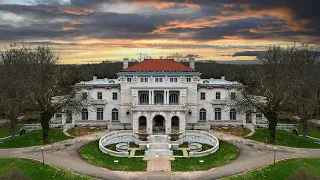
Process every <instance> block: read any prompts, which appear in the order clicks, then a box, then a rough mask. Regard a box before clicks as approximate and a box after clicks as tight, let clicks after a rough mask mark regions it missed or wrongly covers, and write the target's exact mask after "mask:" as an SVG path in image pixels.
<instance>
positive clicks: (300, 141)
mask: <svg viewBox="0 0 320 180" xmlns="http://www.w3.org/2000/svg"><path fill="white" fill-rule="evenodd" d="M255 131H256V132H255V133H254V135H253V136H250V137H247V138H248V139H252V140H255V141H260V142H264V143H265V142H266V138H267V137H268V136H269V131H268V129H266V128H261V129H255ZM276 144H277V145H280V146H288V147H296V148H320V144H316V143H314V141H313V140H310V139H306V140H305V139H304V138H303V137H299V136H297V135H295V134H292V133H289V132H286V131H280V130H277V132H276Z"/></svg>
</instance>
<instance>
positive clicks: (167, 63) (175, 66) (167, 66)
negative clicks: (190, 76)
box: [122, 59, 196, 72]
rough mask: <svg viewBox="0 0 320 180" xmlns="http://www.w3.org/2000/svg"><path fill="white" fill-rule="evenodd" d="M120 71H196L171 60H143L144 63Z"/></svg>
mask: <svg viewBox="0 0 320 180" xmlns="http://www.w3.org/2000/svg"><path fill="white" fill-rule="evenodd" d="M122 71H131V72H132V71H134V72H139V71H143V72H154V71H157V72H159V71H160V72H161V71H170V72H174V71H180V72H189V71H196V70H194V69H192V68H190V67H188V66H185V65H183V64H181V63H179V62H177V61H175V60H173V59H145V60H144V61H142V62H140V63H137V64H135V65H133V66H130V67H128V68H126V69H123V70H122Z"/></svg>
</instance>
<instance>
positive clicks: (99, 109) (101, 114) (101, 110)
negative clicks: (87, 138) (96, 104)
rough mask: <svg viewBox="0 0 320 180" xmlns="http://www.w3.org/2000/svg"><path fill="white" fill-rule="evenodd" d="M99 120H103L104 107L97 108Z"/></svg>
mask: <svg viewBox="0 0 320 180" xmlns="http://www.w3.org/2000/svg"><path fill="white" fill-rule="evenodd" d="M97 120H103V108H97Z"/></svg>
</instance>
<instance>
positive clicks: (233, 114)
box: [230, 108, 237, 120]
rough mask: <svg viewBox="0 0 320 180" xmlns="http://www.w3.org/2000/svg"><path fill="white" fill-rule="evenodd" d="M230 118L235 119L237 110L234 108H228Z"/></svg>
mask: <svg viewBox="0 0 320 180" xmlns="http://www.w3.org/2000/svg"><path fill="white" fill-rule="evenodd" d="M230 120H237V110H236V109H234V108H232V109H231V110H230Z"/></svg>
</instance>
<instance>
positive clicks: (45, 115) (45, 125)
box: [40, 111, 53, 144]
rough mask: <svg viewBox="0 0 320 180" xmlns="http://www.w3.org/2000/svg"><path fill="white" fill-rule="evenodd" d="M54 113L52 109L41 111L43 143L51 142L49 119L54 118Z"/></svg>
mask: <svg viewBox="0 0 320 180" xmlns="http://www.w3.org/2000/svg"><path fill="white" fill-rule="evenodd" d="M52 116H53V113H52V112H51V111H43V112H41V113H40V120H41V127H42V141H43V144H47V143H49V140H48V139H49V130H50V125H49V121H50V119H51V118H52Z"/></svg>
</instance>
